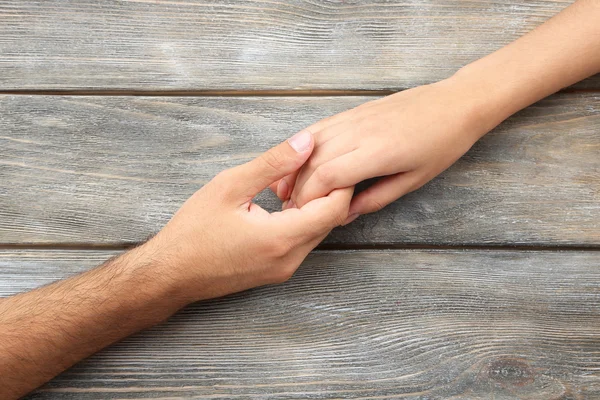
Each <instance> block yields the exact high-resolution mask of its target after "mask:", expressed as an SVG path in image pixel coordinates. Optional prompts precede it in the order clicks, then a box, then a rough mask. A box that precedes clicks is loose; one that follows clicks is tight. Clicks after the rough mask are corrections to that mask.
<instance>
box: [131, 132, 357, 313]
mask: <svg viewBox="0 0 600 400" xmlns="http://www.w3.org/2000/svg"><path fill="white" fill-rule="evenodd" d="M313 148H314V139H313V137H312V135H311V134H309V133H308V132H301V133H299V134H297V135H296V136H294V137H293V138H291V139H290V140H289V141H287V142H284V143H282V144H280V145H279V146H277V147H274V148H272V149H271V150H269V151H267V152H266V153H264V154H262V155H261V156H260V157H258V158H256V159H254V160H253V161H250V162H249V163H247V164H244V165H240V166H238V167H235V168H232V169H229V170H226V171H224V172H222V173H220V174H219V175H217V176H216V177H215V178H214V179H213V180H212V181H211V182H209V183H208V184H207V185H205V186H204V187H203V188H202V189H200V190H199V191H198V192H196V193H195V194H194V195H193V196H192V197H191V198H190V199H188V201H187V202H186V203H185V204H184V205H183V206H182V207H181V209H180V210H179V211H178V212H177V213H176V214H175V215H174V216H173V218H172V219H171V221H170V222H169V223H168V224H167V225H166V226H165V227H164V228H163V229H162V230H161V231H160V232H159V233H158V234H157V235H156V236H155V237H154V238H153V239H152V240H150V241H149V242H148V243H146V244H145V245H144V246H142V248H141V249H140V250H141V253H142V254H145V256H146V257H147V258H148V259H149V260H152V261H151V263H152V264H154V265H159V266H161V267H160V270H161V271H163V272H161V275H163V276H162V278H166V279H167V280H168V281H170V282H175V285H176V286H177V287H178V288H179V290H178V292H180V293H182V296H184V297H185V303H188V302H191V301H197V300H201V299H206V298H212V297H218V296H223V295H226V294H229V293H233V292H237V291H240V290H244V289H248V288H251V287H254V286H259V285H265V284H269V283H278V282H283V281H285V280H287V279H288V278H289V277H291V276H292V274H293V273H294V272H295V271H296V269H297V268H298V266H299V265H300V263H301V262H302V261H303V260H304V258H305V257H306V256H307V255H308V253H309V252H310V251H311V250H312V249H313V248H314V247H316V246H317V245H318V244H319V243H320V242H321V241H322V240H323V239H324V238H325V236H327V234H328V233H329V232H330V231H331V229H333V228H334V227H335V226H338V225H341V224H342V223H343V222H344V220H345V219H346V218H347V216H348V207H349V205H350V200H351V198H352V192H353V189H352V188H346V189H343V190H333V191H330V192H329V193H328V194H327V195H326V196H324V197H323V198H319V199H315V200H313V201H308V202H306V203H305V204H303V207H300V208H298V209H290V210H285V211H282V212H275V213H272V214H270V213H268V212H267V211H265V210H264V209H262V208H260V207H259V206H258V205H256V204H254V203H252V199H253V198H254V196H256V195H257V194H258V193H259V192H260V191H262V190H263V189H265V188H266V187H268V186H269V185H270V184H272V183H273V182H275V181H277V180H279V179H281V178H282V177H284V176H286V175H289V174H291V173H294V172H295V171H297V170H298V169H299V168H300V167H301V166H302V165H303V164H304V162H305V161H306V160H307V159H308V157H309V156H310V154H311V152H312V150H313Z"/></svg>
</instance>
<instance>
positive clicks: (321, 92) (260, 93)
mask: <svg viewBox="0 0 600 400" xmlns="http://www.w3.org/2000/svg"><path fill="white" fill-rule="evenodd" d="M401 90H404V89H398V90H362V89H357V90H337V89H332V90H328V89H317V90H113V89H99V90H63V89H50V90H34V89H19V90H0V95H23V96H152V97H157V96H165V97H167V96H168V97H316V96H387V95H390V94H393V93H396V92H398V91H401Z"/></svg>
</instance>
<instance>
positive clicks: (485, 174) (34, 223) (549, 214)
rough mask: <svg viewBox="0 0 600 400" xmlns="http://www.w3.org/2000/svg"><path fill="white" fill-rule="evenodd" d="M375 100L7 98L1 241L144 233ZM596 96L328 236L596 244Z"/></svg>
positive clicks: (504, 130)
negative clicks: (256, 160) (230, 173)
mask: <svg viewBox="0 0 600 400" xmlns="http://www.w3.org/2000/svg"><path fill="white" fill-rule="evenodd" d="M368 99H369V98H357V97H337V98H336V97H317V98H310V97H296V98H294V97H288V98H256V97H251V98H190V97H182V98H171V97H143V98H136V97H86V96H83V97H78V96H74V97H63V96H57V97H51V96H4V97H0V111H1V112H0V125H1V126H3V127H4V130H3V132H2V134H1V135H0V243H4V244H52V243H54V244H63V245H64V244H103V245H112V244H116V245H122V244H131V243H137V242H139V241H142V240H144V239H145V238H146V237H148V236H149V235H151V234H153V233H156V232H157V231H158V230H159V229H160V228H161V227H162V226H163V225H164V224H165V223H166V222H167V221H168V219H169V218H170V216H171V215H172V213H173V212H175V211H176V210H177V208H178V207H179V206H180V205H181V204H182V203H183V201H184V200H185V199H187V198H188V197H189V196H190V195H191V194H192V193H193V192H194V191H195V190H197V189H198V188H199V187H201V186H202V184H204V183H205V182H207V181H208V180H210V179H211V178H212V177H213V176H214V175H215V174H216V173H218V172H219V171H220V170H222V169H225V168H227V167H231V166H234V165H237V164H240V163H242V162H245V161H247V160H250V159H251V158H253V157H254V156H256V155H257V154H259V152H261V151H264V150H266V149H267V148H269V147H270V146H272V145H274V144H276V143H278V142H280V141H282V140H284V139H285V138H286V137H288V136H290V135H291V134H292V133H294V132H296V131H298V130H300V129H301V128H303V127H305V126H307V125H309V124H311V123H312V122H314V121H316V120H318V119H320V118H322V117H325V116H328V115H332V114H335V113H337V112H340V111H342V110H345V109H348V108H351V107H353V106H356V105H358V104H360V103H362V102H364V101H367V100H368ZM599 104H600V95H598V94H592V93H587V94H561V95H557V96H554V97H552V98H550V99H548V100H546V101H544V102H542V103H539V104H538V105H535V106H533V107H530V108H528V109H527V110H525V111H524V112H522V113H520V114H518V115H517V116H515V117H513V118H512V119H510V120H508V121H507V122H506V123H505V124H503V125H501V126H500V127H499V128H498V129H497V130H495V131H494V132H492V133H490V134H489V135H488V136H486V137H485V138H484V139H483V140H482V141H481V142H480V143H478V144H477V145H476V146H475V147H474V148H473V149H472V150H471V151H470V152H469V153H468V154H467V155H466V156H465V157H464V158H463V159H462V160H461V161H459V162H458V163H457V164H455V166H454V167H452V168H451V169H450V170H449V171H447V172H446V173H444V174H442V175H441V176H440V177H438V178H437V179H435V180H434V181H432V182H431V183H430V184H428V185H427V186H425V187H424V188H422V189H421V190H419V191H417V192H415V193H412V194H410V195H408V196H405V197H404V198H402V199H400V200H399V201H397V202H396V203H394V204H393V205H391V206H390V207H388V208H387V209H385V210H384V211H382V212H380V213H377V214H373V215H369V216H363V217H361V218H359V219H358V220H357V221H356V222H355V223H353V224H352V225H350V226H348V227H346V228H340V229H338V230H336V231H334V233H333V235H331V236H330V238H329V239H328V241H327V243H329V244H343V245H345V246H352V245H357V244H358V245H361V244H390V243H391V244H394V243H395V244H407V243H422V244H452V245H456V244H530V245H591V246H598V245H599V244H600V157H599V154H600V128H599V127H600V108H599V107H598V105H599ZM258 202H259V203H260V204H263V205H265V206H266V207H267V208H270V209H275V208H277V207H278V202H276V199H275V197H274V196H272V195H270V193H265V194H264V196H261V197H259V199H258Z"/></svg>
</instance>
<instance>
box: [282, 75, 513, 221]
mask: <svg viewBox="0 0 600 400" xmlns="http://www.w3.org/2000/svg"><path fill="white" fill-rule="evenodd" d="M484 96H485V94H483V93H480V94H479V95H477V94H476V90H470V91H466V87H465V85H461V82H459V80H458V78H450V79H448V80H444V81H441V82H438V83H435V84H431V85H426V86H421V87H417V88H414V89H410V90H406V91H403V92H400V93H396V94H393V95H391V96H388V97H385V98H382V99H378V100H374V101H370V102H368V103H365V104H363V105H361V106H359V107H356V108H354V109H352V110H349V111H346V112H343V113H341V114H338V115H335V116H333V117H330V118H327V119H324V120H322V121H320V122H318V123H317V124H315V125H313V126H311V127H309V128H308V129H307V130H308V131H310V132H312V133H313V135H314V137H315V142H316V144H315V150H314V152H313V154H312V156H311V157H310V159H309V160H308V162H307V163H306V164H305V165H304V166H303V167H302V169H301V170H300V171H299V172H297V173H293V174H290V175H288V176H286V177H285V178H284V179H283V180H281V181H279V182H276V183H275V184H274V185H272V186H271V189H272V190H273V191H274V192H276V193H277V195H278V197H279V198H280V199H282V200H288V199H291V200H290V201H289V202H288V204H287V208H289V207H294V206H296V207H303V206H304V205H305V204H307V203H308V202H310V201H311V200H314V199H317V198H319V197H322V196H326V195H327V194H328V193H330V192H331V191H332V190H334V189H339V188H345V187H351V186H354V185H355V184H357V183H359V182H361V181H363V180H365V179H369V178H374V177H382V176H383V177H384V178H383V179H381V180H379V181H378V182H377V183H375V184H374V185H373V186H371V187H370V188H368V189H367V190H365V191H363V192H361V193H360V194H358V195H357V196H356V197H355V198H354V199H353V200H352V204H351V206H350V215H349V217H348V220H347V221H346V223H347V222H350V221H351V220H352V219H354V218H356V217H357V216H358V215H360V214H365V213H370V212H374V211H378V210H380V209H381V208H383V207H384V206H386V205H388V204H389V203H391V202H393V201H394V200H396V199H398V198H399V197H401V196H403V195H404V194H406V193H408V192H411V191H413V190H416V189H418V188H419V187H421V186H422V185H424V184H425V183H426V182H428V181H429V180H431V179H432V178H433V177H435V176H436V175H438V174H439V173H441V172H442V171H444V170H445V169H446V168H448V167H449V166H450V165H452V164H453V163H454V162H455V161H456V160H458V159H459V158H460V157H461V156H462V155H463V154H464V153H465V152H466V151H467V150H469V148H470V147H471V146H472V145H473V144H474V143H475V142H476V141H477V140H478V139H479V138H480V137H481V136H482V135H483V134H485V133H486V132H488V131H489V130H490V129H491V128H493V127H494V126H495V125H496V124H497V123H499V122H500V121H501V120H502V119H501V118H500V119H498V118H489V119H487V120H486V119H484V118H482V116H480V115H479V114H478V107H477V105H478V104H479V103H480V99H481V98H484Z"/></svg>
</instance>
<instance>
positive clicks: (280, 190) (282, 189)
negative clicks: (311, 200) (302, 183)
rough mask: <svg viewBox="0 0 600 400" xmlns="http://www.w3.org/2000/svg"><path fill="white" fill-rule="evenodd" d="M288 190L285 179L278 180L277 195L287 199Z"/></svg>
mask: <svg viewBox="0 0 600 400" xmlns="http://www.w3.org/2000/svg"><path fill="white" fill-rule="evenodd" d="M288 191H289V186H288V184H287V182H286V181H285V179H282V180H280V181H279V184H278V185H277V197H279V198H280V199H281V200H284V199H287V197H288Z"/></svg>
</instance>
